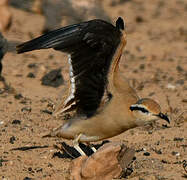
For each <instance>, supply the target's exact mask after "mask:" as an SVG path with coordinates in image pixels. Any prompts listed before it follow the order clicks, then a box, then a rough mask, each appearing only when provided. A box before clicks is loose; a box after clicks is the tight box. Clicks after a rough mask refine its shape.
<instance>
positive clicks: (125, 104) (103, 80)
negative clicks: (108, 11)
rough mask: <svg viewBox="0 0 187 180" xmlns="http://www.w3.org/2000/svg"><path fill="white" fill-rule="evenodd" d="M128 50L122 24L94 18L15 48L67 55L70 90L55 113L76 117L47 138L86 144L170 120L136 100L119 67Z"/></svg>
mask: <svg viewBox="0 0 187 180" xmlns="http://www.w3.org/2000/svg"><path fill="white" fill-rule="evenodd" d="M125 46H126V32H125V22H124V21H123V19H122V18H121V17H119V18H118V19H117V20H116V24H115V25H112V24H111V23H108V22H106V21H104V20H101V19H94V20H90V21H86V22H81V23H78V24H73V25H69V26H66V27H62V28H60V29H57V30H53V31H51V32H48V33H46V34H44V35H42V36H40V37H37V38H35V39H33V40H30V41H27V42H25V43H22V44H20V45H18V46H17V53H18V54H19V53H24V52H28V51H32V50H40V49H48V48H53V49H55V50H58V51H62V52H65V53H67V54H68V63H69V76H70V88H69V94H68V96H67V97H66V98H65V99H64V100H63V101H62V102H61V105H60V106H59V107H57V110H56V112H55V113H57V114H58V113H65V112H71V111H75V115H74V116H73V117H72V118H70V119H69V120H68V121H67V122H65V123H64V124H63V125H61V126H60V127H58V128H56V129H53V130H52V131H51V132H50V133H49V134H47V135H46V136H45V137H59V138H65V139H72V140H73V146H74V148H75V149H76V150H77V151H78V152H79V153H80V154H81V155H85V153H84V151H83V150H82V149H81V148H80V147H79V142H82V143H87V144H89V145H90V146H91V148H92V150H93V151H94V152H95V151H96V150H95V148H94V147H93V146H92V145H91V144H90V143H91V142H96V141H100V140H104V139H108V138H111V137H113V136H116V135H119V134H121V133H123V132H125V131H127V130H128V129H131V128H135V127H137V126H142V125H145V124H150V123H152V122H153V121H156V120H158V119H163V120H166V121H167V122H168V123H169V122H170V120H169V118H168V116H167V114H164V113H162V112H161V107H160V105H159V104H158V103H157V102H156V101H155V100H153V99H150V98H140V97H139V96H138V95H137V93H136V91H135V90H134V89H133V88H132V87H131V86H130V85H129V83H128V80H127V79H126V78H125V77H124V76H123V74H122V73H121V72H120V69H119V62H120V59H121V56H122V53H123V51H124V48H125Z"/></svg>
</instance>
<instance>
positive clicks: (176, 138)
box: [173, 137, 184, 141]
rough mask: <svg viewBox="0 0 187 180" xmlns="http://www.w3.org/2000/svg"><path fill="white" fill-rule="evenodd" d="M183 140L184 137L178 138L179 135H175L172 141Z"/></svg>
mask: <svg viewBox="0 0 187 180" xmlns="http://www.w3.org/2000/svg"><path fill="white" fill-rule="evenodd" d="M183 140H184V138H180V137H175V138H174V139H173V141H183Z"/></svg>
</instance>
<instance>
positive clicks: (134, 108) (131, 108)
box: [130, 106, 149, 113]
mask: <svg viewBox="0 0 187 180" xmlns="http://www.w3.org/2000/svg"><path fill="white" fill-rule="evenodd" d="M130 110H131V111H137V110H138V111H142V112H143V113H149V111H148V110H147V109H145V108H143V107H139V106H130Z"/></svg>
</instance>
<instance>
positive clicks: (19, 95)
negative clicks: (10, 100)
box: [14, 93, 23, 100]
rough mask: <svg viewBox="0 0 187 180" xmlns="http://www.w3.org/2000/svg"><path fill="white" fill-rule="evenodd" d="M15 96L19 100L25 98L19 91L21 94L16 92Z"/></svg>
mask: <svg viewBox="0 0 187 180" xmlns="http://www.w3.org/2000/svg"><path fill="white" fill-rule="evenodd" d="M14 98H15V99H18V100H19V99H21V98H23V96H22V94H20V93H19V94H16V95H15V96H14Z"/></svg>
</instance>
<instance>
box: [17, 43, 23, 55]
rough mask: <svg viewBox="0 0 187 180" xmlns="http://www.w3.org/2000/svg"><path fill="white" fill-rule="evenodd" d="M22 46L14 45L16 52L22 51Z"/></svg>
mask: <svg viewBox="0 0 187 180" xmlns="http://www.w3.org/2000/svg"><path fill="white" fill-rule="evenodd" d="M22 47H23V46H22V44H20V45H18V46H16V52H17V54H21V53H23V52H24V51H23V49H22Z"/></svg>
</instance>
